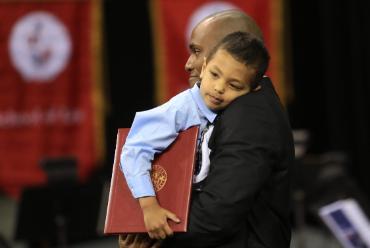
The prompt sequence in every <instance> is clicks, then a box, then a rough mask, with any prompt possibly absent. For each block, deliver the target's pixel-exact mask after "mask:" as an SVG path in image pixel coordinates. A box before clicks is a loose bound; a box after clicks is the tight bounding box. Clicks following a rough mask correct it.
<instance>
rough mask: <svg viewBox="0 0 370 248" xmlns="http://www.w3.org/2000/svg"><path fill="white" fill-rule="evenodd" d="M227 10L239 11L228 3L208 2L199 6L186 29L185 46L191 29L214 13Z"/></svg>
mask: <svg viewBox="0 0 370 248" xmlns="http://www.w3.org/2000/svg"><path fill="white" fill-rule="evenodd" d="M229 9H239V8H238V7H236V6H235V5H233V4H231V3H229V2H210V3H206V4H203V5H201V6H200V7H199V8H198V9H196V10H195V11H194V13H193V14H192V15H191V17H190V19H189V21H188V26H187V28H186V34H185V35H186V41H187V44H189V40H190V36H191V32H192V31H193V28H194V27H195V26H196V25H197V24H198V23H199V22H200V21H201V20H203V19H204V18H205V17H207V16H209V15H211V14H214V13H216V12H220V11H224V10H229Z"/></svg>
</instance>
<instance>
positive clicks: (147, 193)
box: [121, 94, 200, 239]
mask: <svg viewBox="0 0 370 248" xmlns="http://www.w3.org/2000/svg"><path fill="white" fill-rule="evenodd" d="M187 96H188V97H187ZM189 97H191V96H190V95H189V94H188V95H186V94H182V95H181V94H180V95H179V96H178V97H175V98H173V99H172V100H171V101H170V102H167V103H166V104H164V105H161V106H159V107H157V108H154V109H151V110H148V111H144V112H139V113H137V114H136V116H135V119H134V122H133V124H132V127H131V129H130V132H129V134H128V136H127V139H126V143H125V145H124V147H123V149H122V153H121V169H122V171H123V172H124V175H125V178H126V181H127V183H128V186H129V188H130V190H131V192H132V194H133V196H134V197H135V198H138V200H139V202H140V206H141V208H142V210H143V215H144V222H145V225H146V228H147V231H148V233H149V235H150V237H152V238H157V239H163V238H165V237H166V236H169V235H172V230H171V229H170V227H169V226H168V223H167V219H172V220H173V221H175V222H178V221H179V220H178V218H177V217H176V216H175V215H174V214H173V213H171V212H170V211H168V210H166V209H163V208H161V207H160V206H159V204H158V202H157V200H156V198H155V192H154V189H153V185H152V182H151V178H150V170H151V162H152V160H153V158H154V155H155V154H156V153H160V152H162V151H163V150H165V149H166V148H167V147H168V146H169V145H170V144H171V143H172V142H173V141H174V140H175V138H176V137H177V135H178V132H179V131H181V130H185V129H187V128H189V127H191V126H194V125H198V124H200V121H199V117H198V118H194V117H197V116H198V115H197V109H196V108H194V106H192V105H191V102H190V101H189V100H191V99H189Z"/></svg>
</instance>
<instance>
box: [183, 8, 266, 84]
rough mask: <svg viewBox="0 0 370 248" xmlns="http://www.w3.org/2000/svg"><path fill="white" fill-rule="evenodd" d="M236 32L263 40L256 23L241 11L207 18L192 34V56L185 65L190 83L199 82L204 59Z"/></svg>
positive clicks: (226, 11) (216, 14) (190, 45)
mask: <svg viewBox="0 0 370 248" xmlns="http://www.w3.org/2000/svg"><path fill="white" fill-rule="evenodd" d="M236 31H241V32H247V33H252V34H254V35H255V36H257V37H259V38H260V39H262V32H261V30H260V28H259V27H258V26H257V24H256V22H255V21H254V20H253V18H251V17H250V16H248V15H247V14H245V13H244V12H242V11H240V10H236V9H234V10H225V11H221V12H217V13H214V14H212V15H210V16H207V17H206V18H204V19H203V20H202V21H200V22H199V23H198V24H197V25H196V26H195V28H194V29H193V31H192V33H191V39H190V44H189V48H190V52H191V54H190V56H189V59H188V61H187V62H186V64H185V70H186V71H188V72H189V74H190V76H189V83H190V85H194V83H195V82H196V81H197V80H199V75H200V71H201V68H202V64H203V59H204V57H206V56H207V54H208V52H209V51H210V50H211V49H212V48H213V47H214V46H215V45H216V44H217V43H218V42H219V41H221V40H222V38H224V37H225V36H226V35H228V34H231V33H233V32H236Z"/></svg>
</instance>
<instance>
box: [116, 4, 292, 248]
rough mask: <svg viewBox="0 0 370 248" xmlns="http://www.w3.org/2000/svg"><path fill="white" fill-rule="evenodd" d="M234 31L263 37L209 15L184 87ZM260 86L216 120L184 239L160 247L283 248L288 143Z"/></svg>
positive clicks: (280, 115)
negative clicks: (204, 175) (204, 176)
mask: <svg viewBox="0 0 370 248" xmlns="http://www.w3.org/2000/svg"><path fill="white" fill-rule="evenodd" d="M234 31H244V32H251V33H253V34H255V35H257V36H259V37H261V32H260V30H259V28H258V26H257V25H256V24H255V22H254V21H253V20H252V19H251V18H250V17H248V16H246V15H245V14H244V13H242V12H240V11H236V10H231V11H225V12H220V13H216V14H214V15H211V16H209V17H207V18H206V19H204V20H203V21H202V22H201V23H199V24H198V25H197V26H196V27H195V28H194V30H193V32H192V37H191V42H190V46H189V47H190V50H191V55H190V57H189V59H188V61H187V63H186V66H185V69H186V70H187V71H188V72H189V74H190V77H189V83H190V84H194V83H195V82H196V81H197V80H199V74H200V69H201V64H202V61H203V58H204V56H206V54H207V53H208V51H209V50H210V49H212V46H214V44H216V43H217V41H219V39H221V38H223V37H224V36H226V35H227V34H229V33H231V32H234ZM260 86H261V89H260V90H258V91H256V92H253V93H250V94H248V95H245V96H242V97H240V98H239V99H237V100H235V101H234V102H233V103H232V104H230V106H229V107H228V109H226V110H225V111H224V112H223V113H221V114H220V115H219V117H218V120H217V121H216V123H215V127H214V130H213V133H212V136H211V139H210V142H209V147H210V149H211V151H212V152H211V155H210V171H209V174H208V177H207V179H206V181H205V183H204V185H203V187H202V191H198V192H193V195H192V204H191V207H190V217H189V227H188V230H189V231H188V232H187V233H177V234H175V235H174V236H173V237H170V238H167V239H166V240H165V241H164V242H163V244H162V247H176V248H179V247H187V248H191V247H199V248H205V247H214V248H223V247H225V248H226V247H227V248H230V247H235V248H239V247H248V248H249V247H251V248H259V247H274V248H280V247H282V248H283V247H284V248H285V247H289V243H290V223H289V215H290V214H289V213H290V207H289V178H288V167H289V164H290V163H291V162H292V161H293V158H294V155H293V154H294V153H293V152H294V151H293V141H292V135H291V130H290V126H289V122H288V119H287V117H286V115H285V113H284V111H283V109H282V106H281V104H280V101H279V99H278V97H277V95H276V93H275V90H274V88H273V86H272V84H271V81H270V80H269V79H268V78H267V77H265V78H264V79H263V80H262V82H261V83H260ZM156 245H158V243H157V244H156ZM121 247H125V246H121ZM126 247H128V246H126ZM132 247H139V246H132Z"/></svg>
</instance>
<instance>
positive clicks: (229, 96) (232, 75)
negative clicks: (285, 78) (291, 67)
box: [200, 49, 256, 111]
mask: <svg viewBox="0 0 370 248" xmlns="http://www.w3.org/2000/svg"><path fill="white" fill-rule="evenodd" d="M255 73H256V70H255V69H254V68H252V67H250V66H246V65H245V64H242V63H240V62H239V61H237V60H236V59H234V58H233V57H232V56H231V55H230V54H229V53H228V52H227V51H225V50H223V49H219V50H218V51H217V52H216V53H215V54H214V56H213V58H212V59H211V60H210V61H208V63H204V64H203V67H202V72H201V75H200V78H201V79H202V82H201V85H200V93H201V95H202V97H203V99H204V102H205V103H206V105H207V106H208V108H210V109H212V110H214V111H218V110H222V109H224V108H226V107H227V106H228V105H229V104H230V103H231V102H232V101H233V100H235V99H236V98H237V97H239V96H241V95H244V94H246V93H248V92H249V91H250V83H251V82H252V80H253V79H254V77H255Z"/></svg>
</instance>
